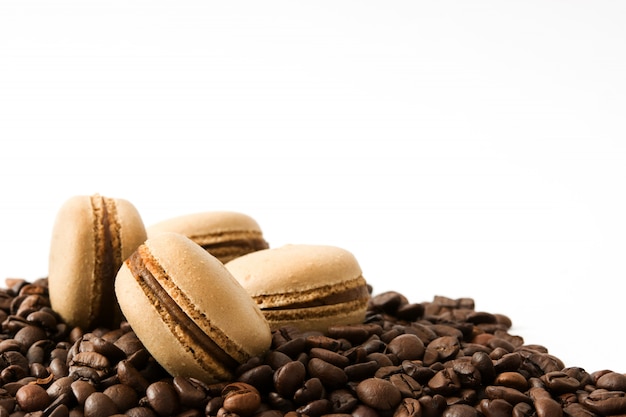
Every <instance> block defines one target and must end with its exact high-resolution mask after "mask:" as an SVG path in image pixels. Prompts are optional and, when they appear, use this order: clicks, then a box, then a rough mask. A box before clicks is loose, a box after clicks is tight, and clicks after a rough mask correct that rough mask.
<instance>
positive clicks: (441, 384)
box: [427, 368, 461, 395]
mask: <svg viewBox="0 0 626 417" xmlns="http://www.w3.org/2000/svg"><path fill="white" fill-rule="evenodd" d="M427 385H428V388H430V389H431V390H432V391H433V392H434V393H437V394H441V395H451V394H454V393H455V392H456V391H458V390H459V389H461V381H460V379H459V377H458V376H457V374H456V372H454V370H453V369H451V368H444V369H442V370H441V371H439V372H437V373H436V374H435V376H433V377H432V378H431V379H430V381H428V384H427Z"/></svg>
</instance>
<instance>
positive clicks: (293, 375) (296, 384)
mask: <svg viewBox="0 0 626 417" xmlns="http://www.w3.org/2000/svg"><path fill="white" fill-rule="evenodd" d="M305 377H306V368H305V366H304V364H303V363H302V362H299V361H290V362H287V363H285V364H284V365H283V366H281V367H280V368H278V369H277V370H276V372H275V373H274V387H275V388H276V392H278V393H279V394H280V395H281V396H283V397H285V398H292V397H293V395H294V393H295V392H296V391H297V390H298V389H299V388H300V387H301V386H302V384H303V383H304V379H305Z"/></svg>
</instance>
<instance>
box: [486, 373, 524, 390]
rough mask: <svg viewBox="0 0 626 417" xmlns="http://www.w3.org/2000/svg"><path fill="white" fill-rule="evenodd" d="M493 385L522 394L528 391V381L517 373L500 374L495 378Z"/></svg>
mask: <svg viewBox="0 0 626 417" xmlns="http://www.w3.org/2000/svg"><path fill="white" fill-rule="evenodd" d="M494 384H495V385H503V386H505V387H509V388H514V389H516V390H518V391H522V392H523V391H526V390H527V389H528V380H527V379H526V378H525V377H524V375H522V374H520V373H519V372H502V373H501V374H499V375H498V376H496V379H495V380H494Z"/></svg>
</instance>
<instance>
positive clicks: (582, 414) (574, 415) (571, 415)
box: [513, 403, 598, 417]
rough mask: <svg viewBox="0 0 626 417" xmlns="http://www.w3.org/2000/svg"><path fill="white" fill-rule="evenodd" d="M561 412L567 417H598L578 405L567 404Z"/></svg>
mask: <svg viewBox="0 0 626 417" xmlns="http://www.w3.org/2000/svg"><path fill="white" fill-rule="evenodd" d="M563 412H564V413H565V415H567V416H568V417H598V415H597V414H596V413H594V412H593V411H590V410H587V409H586V408H585V407H584V406H583V405H581V404H579V403H573V404H567V405H565V406H563ZM531 416H532V414H520V415H515V414H513V417H531Z"/></svg>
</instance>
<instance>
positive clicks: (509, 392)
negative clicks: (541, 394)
mask: <svg viewBox="0 0 626 417" xmlns="http://www.w3.org/2000/svg"><path fill="white" fill-rule="evenodd" d="M485 395H486V396H487V398H489V399H490V400H497V399H501V400H505V401H506V402H508V403H509V404H512V405H515V404H517V403H521V402H524V403H528V404H530V403H532V400H531V398H530V397H529V396H528V395H526V394H524V393H523V392H520V391H518V390H516V389H515V388H509V387H504V386H495V385H490V386H488V387H486V388H485Z"/></svg>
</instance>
